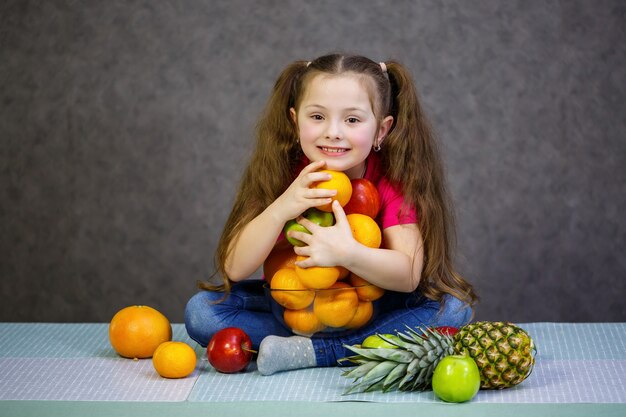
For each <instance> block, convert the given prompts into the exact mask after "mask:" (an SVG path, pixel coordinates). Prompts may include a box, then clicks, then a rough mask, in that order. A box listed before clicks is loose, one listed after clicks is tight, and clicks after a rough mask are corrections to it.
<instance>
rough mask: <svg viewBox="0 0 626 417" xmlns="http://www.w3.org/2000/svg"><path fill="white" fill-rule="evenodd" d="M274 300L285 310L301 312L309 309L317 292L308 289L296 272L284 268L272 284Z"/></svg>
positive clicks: (276, 275)
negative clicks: (303, 309)
mask: <svg viewBox="0 0 626 417" xmlns="http://www.w3.org/2000/svg"><path fill="white" fill-rule="evenodd" d="M270 288H271V290H272V298H273V299H274V300H276V302H277V303H278V304H280V305H281V306H283V307H285V308H291V309H294V310H300V309H302V308H305V307H308V306H309V305H311V303H312V302H313V299H314V298H315V292H314V291H312V290H309V289H307V287H305V286H304V285H303V284H302V282H301V281H300V278H298V275H297V274H296V271H295V270H293V269H289V268H283V269H279V270H278V271H276V273H275V274H274V276H273V277H272V280H271V282H270Z"/></svg>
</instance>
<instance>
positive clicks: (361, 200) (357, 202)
mask: <svg viewBox="0 0 626 417" xmlns="http://www.w3.org/2000/svg"><path fill="white" fill-rule="evenodd" d="M350 182H351V183H352V197H350V201H348V204H346V205H345V206H344V208H343V210H344V211H345V212H346V214H352V213H359V214H365V215H366V216H370V217H371V218H372V219H375V218H376V216H377V215H378V211H379V210H380V196H379V195H378V190H377V189H376V186H375V185H374V184H373V183H372V182H371V181H370V180H367V179H365V178H355V179H353V180H350Z"/></svg>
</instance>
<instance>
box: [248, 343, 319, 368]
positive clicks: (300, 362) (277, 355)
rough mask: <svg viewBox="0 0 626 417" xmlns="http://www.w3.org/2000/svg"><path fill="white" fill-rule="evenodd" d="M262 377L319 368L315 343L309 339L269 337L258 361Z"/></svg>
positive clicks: (263, 345) (262, 346) (260, 351)
mask: <svg viewBox="0 0 626 417" xmlns="http://www.w3.org/2000/svg"><path fill="white" fill-rule="evenodd" d="M256 364H257V368H258V369H259V372H260V373H261V375H272V374H274V373H276V372H280V371H290V370H292V369H301V368H311V367H314V366H317V362H316V360H315V350H314V349H313V343H312V342H311V339H309V338H308V337H301V336H291V337H279V336H267V337H266V338H265V339H263V340H262V341H261V345H260V346H259V356H258V357H257V360H256Z"/></svg>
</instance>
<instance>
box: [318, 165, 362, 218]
mask: <svg viewBox="0 0 626 417" xmlns="http://www.w3.org/2000/svg"><path fill="white" fill-rule="evenodd" d="M319 172H325V173H327V174H330V175H331V176H332V178H331V179H329V180H328V181H320V182H316V183H314V184H312V185H311V188H323V189H326V190H337V194H336V195H335V196H334V197H333V201H334V200H337V201H339V204H341V207H343V206H345V205H346V204H348V201H350V197H352V183H351V182H350V178H348V176H347V175H346V174H344V173H343V172H341V171H332V170H329V169H323V170H320V171H319ZM317 208H318V209H320V210H322V211H328V212H331V213H332V211H333V208H332V202H331V203H330V204H324V205H322V206H319V207H317Z"/></svg>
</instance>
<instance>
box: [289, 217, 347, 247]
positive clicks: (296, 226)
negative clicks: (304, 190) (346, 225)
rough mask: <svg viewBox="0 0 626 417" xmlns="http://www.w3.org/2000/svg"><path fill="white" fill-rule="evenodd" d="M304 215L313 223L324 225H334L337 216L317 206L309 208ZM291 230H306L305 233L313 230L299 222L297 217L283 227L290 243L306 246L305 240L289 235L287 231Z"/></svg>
mask: <svg viewBox="0 0 626 417" xmlns="http://www.w3.org/2000/svg"><path fill="white" fill-rule="evenodd" d="M303 216H304V217H305V218H307V219H308V220H310V221H312V222H313V223H315V224H318V225H320V226H322V227H328V226H332V225H333V224H334V223H335V216H334V215H333V213H327V212H324V211H322V210H318V209H316V208H310V209H308V210H307V211H305V212H304V213H303ZM290 230H295V231H297V232H304V233H309V234H310V233H311V232H309V230H308V229H307V228H306V227H304V226H302V225H301V224H300V223H298V222H297V221H296V219H293V220H289V221H288V222H287V223H285V227H284V228H283V231H284V232H285V236H286V237H287V240H288V241H289V243H291V244H292V245H293V246H306V244H305V243H304V242H302V241H300V240H298V239H294V238H292V237H289V236H287V232H289V231H290Z"/></svg>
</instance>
